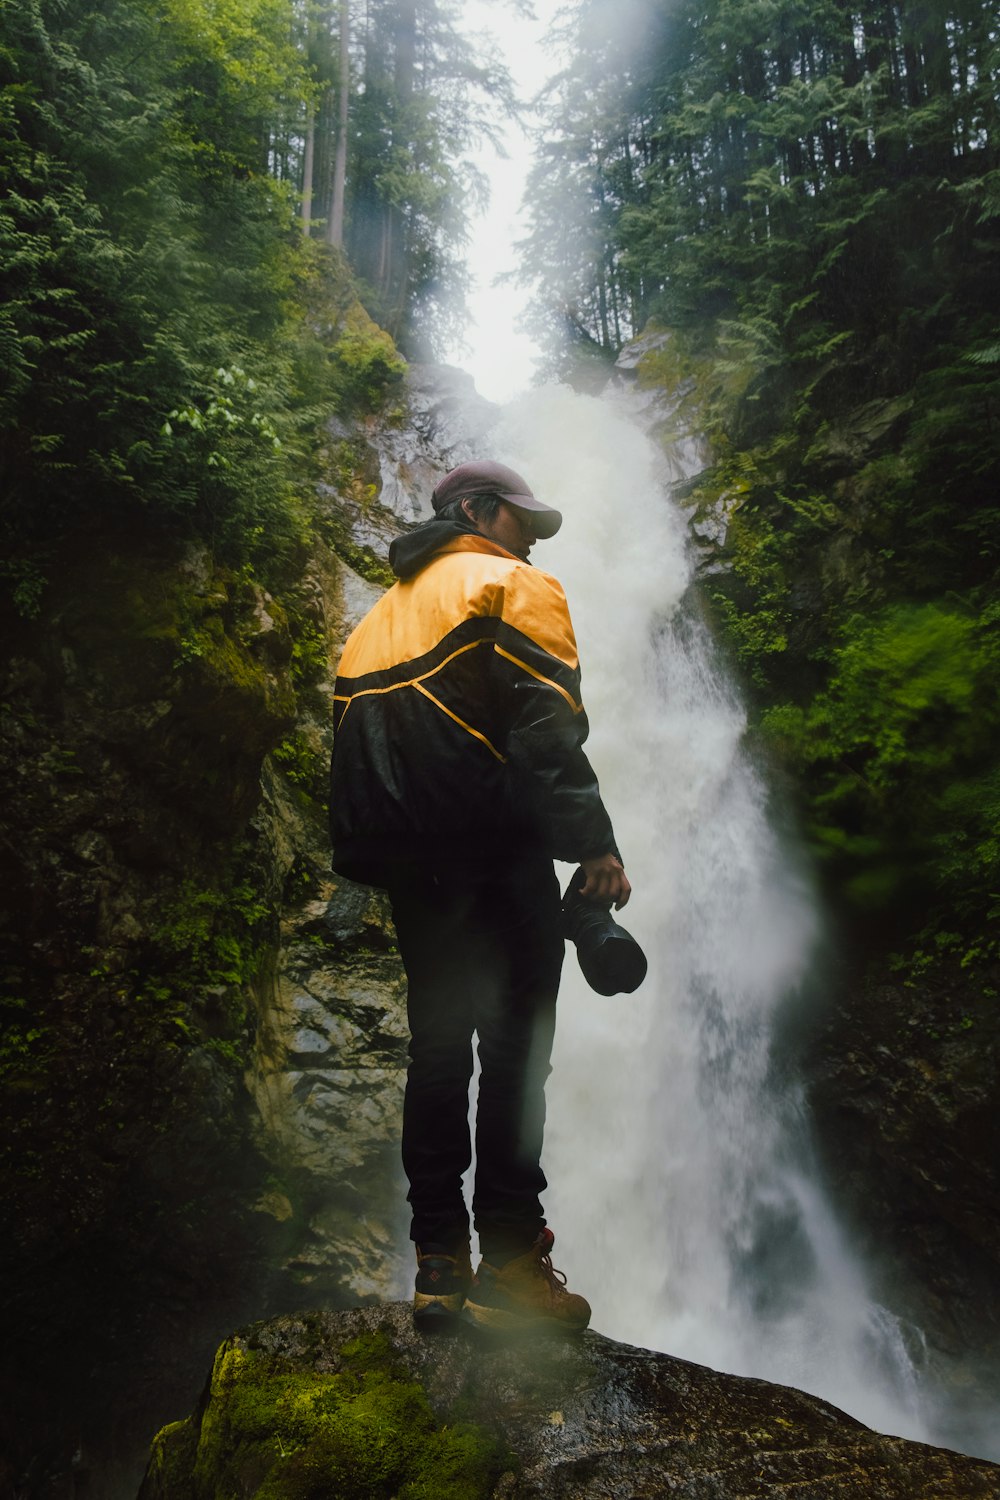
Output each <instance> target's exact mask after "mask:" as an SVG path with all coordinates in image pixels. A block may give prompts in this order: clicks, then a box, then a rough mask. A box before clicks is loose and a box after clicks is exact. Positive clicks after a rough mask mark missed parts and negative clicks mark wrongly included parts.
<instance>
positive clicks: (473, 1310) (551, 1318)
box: [462, 1229, 590, 1333]
mask: <svg viewBox="0 0 1000 1500" xmlns="http://www.w3.org/2000/svg"><path fill="white" fill-rule="evenodd" d="M554 1238H555V1236H554V1235H553V1233H552V1230H551V1229H543V1230H542V1231H541V1233H540V1234H539V1236H538V1238H537V1240H536V1241H535V1243H534V1244H533V1245H532V1247H531V1249H530V1250H527V1251H525V1253H524V1254H523V1255H518V1256H516V1257H515V1258H514V1259H513V1260H509V1261H507V1263H506V1265H503V1266H500V1267H496V1266H491V1265H489V1264H487V1262H486V1261H485V1260H484V1261H483V1262H482V1263H481V1265H480V1267H479V1270H478V1271H477V1272H476V1274H475V1277H474V1278H473V1282H472V1286H471V1287H470V1288H469V1292H468V1295H467V1297H466V1299H465V1308H464V1310H463V1312H462V1318H463V1320H464V1321H465V1322H467V1323H474V1324H475V1325H476V1326H477V1327H479V1328H492V1329H497V1330H500V1331H504V1330H506V1331H508V1332H519V1331H522V1330H527V1329H531V1328H539V1329H548V1330H551V1331H553V1332H560V1333H582V1332H583V1330H584V1329H585V1328H586V1326H587V1324H588V1323H589V1322H590V1303H589V1302H587V1301H586V1300H585V1298H583V1297H579V1296H577V1294H576V1293H575V1292H568V1291H567V1290H566V1277H565V1276H564V1275H563V1273H562V1271H556V1270H554V1269H553V1266H552V1261H551V1260H550V1259H549V1251H550V1250H551V1249H552V1244H553V1240H554Z"/></svg>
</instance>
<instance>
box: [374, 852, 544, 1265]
mask: <svg viewBox="0 0 1000 1500" xmlns="http://www.w3.org/2000/svg"><path fill="white" fill-rule="evenodd" d="M389 895H390V899H391V901H392V913H393V919H394V921H395V924H396V932H397V935H398V938H399V950H400V953H401V954H402V958H403V964H404V966H405V968H406V976H407V980H408V986H409V987H408V1001H407V1007H408V1017H409V1023H410V1067H409V1072H408V1074H407V1083H406V1097H405V1101H404V1106H403V1167H404V1170H405V1172H406V1175H407V1177H408V1179H409V1183H410V1191H409V1202H410V1206H411V1208H412V1210H413V1221H412V1225H411V1229H410V1237H411V1238H412V1239H413V1240H415V1241H416V1243H417V1244H427V1243H428V1242H436V1243H444V1244H451V1243H454V1242H456V1241H457V1240H459V1239H461V1238H463V1237H464V1235H465V1234H466V1233H467V1232H468V1222H469V1220H468V1213H467V1211H466V1208H465V1202H464V1199H463V1197H462V1175H463V1173H464V1172H465V1171H466V1170H467V1169H468V1167H469V1165H470V1162H471V1160H472V1149H471V1141H470V1136H469V1119H468V1112H469V1110H468V1099H469V1080H470V1078H471V1076H472V1034H473V1032H476V1033H477V1034H478V1037H479V1061H480V1070H481V1071H480V1079H479V1102H478V1108H477V1113H476V1182H475V1194H474V1197H473V1215H474V1218H475V1224H476V1229H477V1231H478V1233H479V1236H480V1241H481V1245H482V1249H483V1254H484V1255H485V1256H487V1258H490V1257H491V1256H492V1255H495V1254H497V1253H499V1252H500V1251H503V1252H505V1253H512V1252H514V1251H516V1250H519V1249H521V1248H525V1247H527V1246H528V1245H530V1244H531V1243H532V1241H533V1240H534V1239H535V1237H536V1236H537V1234H538V1231H539V1229H541V1227H542V1226H543V1225H544V1223H545V1216H544V1213H543V1212H542V1206H541V1203H540V1201H539V1194H540V1193H541V1192H542V1190H543V1189H544V1187H545V1177H544V1175H543V1173H542V1168H541V1165H540V1157H541V1150H542V1135H543V1132H544V1127H545V1093H544V1089H545V1080H546V1078H547V1077H548V1075H549V1071H550V1068H549V1058H550V1055H551V1051H552V1037H553V1032H554V1029H555V1012H556V993H557V991H558V988H559V974H560V970H561V968H562V960H563V949H564V945H563V939H562V936H561V933H560V926H559V916H560V910H559V887H558V884H557V882H556V877H555V872H554V870H553V868H552V862H551V860H549V859H545V858H539V857H534V856H533V857H530V858H524V859H519V860H513V861H509V862H505V863H503V864H501V865H498V866H496V867H491V868H489V869H484V868H480V867H475V868H469V867H467V866H456V865H448V866H447V867H445V866H441V867H437V868H435V867H424V868H423V869H421V870H419V871H415V872H414V873H413V874H412V875H410V876H407V877H398V878H396V879H394V880H393V882H392V884H391V885H390V889H389Z"/></svg>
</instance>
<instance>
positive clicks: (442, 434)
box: [320, 365, 500, 560]
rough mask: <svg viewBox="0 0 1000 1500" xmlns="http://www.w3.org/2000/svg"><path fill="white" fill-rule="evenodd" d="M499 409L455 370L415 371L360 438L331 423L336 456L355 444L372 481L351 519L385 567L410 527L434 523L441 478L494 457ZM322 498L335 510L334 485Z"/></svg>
mask: <svg viewBox="0 0 1000 1500" xmlns="http://www.w3.org/2000/svg"><path fill="white" fill-rule="evenodd" d="M499 417H500V408H499V407H498V406H495V405H494V404H493V403H492V402H490V401H486V400H485V399H484V398H483V397H482V396H480V395H479V394H478V393H477V391H476V388H475V384H474V382H473V380H472V377H471V376H470V375H467V374H466V373H465V371H464V370H457V369H454V368H453V367H452V366H450V365H411V366H410V367H409V370H408V372H407V376H406V383H405V387H404V396H403V400H402V402H401V403H400V404H399V405H398V406H396V407H395V408H393V409H391V410H389V411H386V412H383V413H381V414H380V415H379V416H377V417H373V418H372V419H371V420H370V421H369V422H368V423H367V424H366V426H365V428H364V430H363V432H362V433H361V434H359V433H357V432H356V431H355V430H353V429H348V428H345V427H344V426H343V425H342V424H341V422H340V419H339V418H337V417H334V418H331V420H330V422H329V424H328V431H327V437H328V439H329V442H330V444H331V450H335V449H336V446H337V444H338V443H341V442H344V441H347V442H349V443H353V446H354V461H355V463H359V464H360V466H361V468H362V470H363V472H364V475H365V478H366V480H367V490H366V494H365V497H364V501H363V503H362V504H360V505H359V506H358V507H357V508H356V509H355V510H354V512H353V514H352V516H351V518H350V535H351V538H352V540H353V541H354V542H355V543H356V544H358V545H359V546H362V547H365V548H368V549H369V550H370V551H371V552H372V553H374V555H375V556H376V557H379V558H382V559H383V560H384V559H385V558H386V557H387V556H388V553H389V545H390V543H391V541H392V539H393V537H394V536H396V535H398V533H399V531H400V530H401V529H402V528H403V527H405V526H413V525H416V524H417V523H419V522H420V521H426V520H427V519H428V518H429V517H430V516H431V515H433V508H432V506H431V495H432V493H433V491H434V487H435V485H436V484H437V482H438V480H439V479H440V478H441V477H442V475H444V474H446V473H447V472H448V470H449V469H453V468H455V467H456V465H458V464H461V463H466V462H468V461H469V460H470V459H474V458H483V457H490V456H491V454H492V447H491V436H490V435H491V432H492V429H493V428H494V427H495V425H496V423H497V421H498V419H499ZM320 494H321V496H326V497H327V498H329V499H330V500H331V502H333V503H336V497H337V490H336V487H335V486H334V485H332V484H326V485H321V486H320Z"/></svg>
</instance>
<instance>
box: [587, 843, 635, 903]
mask: <svg viewBox="0 0 1000 1500" xmlns="http://www.w3.org/2000/svg"><path fill="white" fill-rule="evenodd" d="M580 868H581V869H582V870H583V873H584V875H586V877H587V878H586V880H585V881H584V883H583V885H582V887H581V889H580V895H581V896H584V897H586V899H587V900H588V901H595V902H599V903H600V904H601V905H602V906H614V908H615V910H616V911H620V910H621V908H622V907H623V906H626V905H627V904H628V898H629V897H630V896H631V894H632V887H631V885H630V884H629V878H628V876H627V875H626V874H625V867H624V866H623V864H622V862H621V860H620V859H619V858H618V856H617V855H615V854H600V855H598V856H597V857H596V858H595V859H582V860H581V861H580Z"/></svg>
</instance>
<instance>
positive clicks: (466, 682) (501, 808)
mask: <svg viewBox="0 0 1000 1500" xmlns="http://www.w3.org/2000/svg"><path fill="white" fill-rule="evenodd" d="M422 533H426V534H427V535H426V540H424V541H421V540H420V537H421V534H422ZM405 540H406V543H408V544H410V546H409V556H408V559H407V566H406V567H405V568H402V567H400V566H399V565H398V563H396V567H397V572H403V573H404V575H405V576H403V577H401V579H400V581H399V582H397V583H396V584H394V585H393V587H392V588H391V589H390V590H389V591H388V593H387V594H385V595H384V596H383V597H382V598H381V599H380V600H379V602H378V603H377V604H376V605H375V607H374V608H373V609H372V610H371V611H370V612H369V614H368V615H367V616H366V617H365V619H364V620H362V622H361V624H360V625H359V626H358V627H357V629H356V630H355V631H354V632H353V634H352V635H351V636H350V638H349V639H348V641H347V644H346V646H345V648H344V653H343V656H342V657H341V661H340V667H339V671H338V676H337V685H336V690H335V716H334V728H335V733H334V747H333V764H332V772H331V787H330V831H331V835H332V840H333V867H334V869H335V870H337V871H338V872H339V873H340V874H342V875H346V876H348V877H349V878H351V879H354V880H361V881H364V882H367V883H369V884H373V885H381V884H384V883H385V881H386V877H387V875H391V873H392V871H393V870H394V869H398V868H399V867H401V866H408V865H411V864H417V865H426V864H427V863H428V862H433V861H435V860H450V859H453V858H458V859H462V860H468V861H472V862H480V861H495V860H497V859H502V858H504V857H505V856H519V855H521V854H523V853H526V852H529V851H538V852H539V853H542V852H544V853H546V854H549V855H551V856H553V857H554V858H556V859H562V860H567V861H570V862H578V861H580V860H581V859H586V858H589V857H591V856H594V855H600V854H606V853H608V852H609V851H610V850H613V849H614V847H615V840H614V833H613V831H612V828H611V823H610V820H609V818H608V815H607V813H606V812H605V810H604V805H603V803H602V802H601V798H600V793H599V791H598V786H597V779H596V777H595V776H594V772H593V770H592V769H591V766H590V763H589V761H588V760H587V757H586V755H585V754H584V752H583V748H582V747H583V742H584V740H585V739H586V737H587V716H586V714H585V713H584V709H583V704H582V702H581V699H580V667H579V661H578V659H577V650H576V640H575V638H574V635H573V627H572V624H571V622H570V617H569V611H568V609H567V606H566V597H565V595H564V593H563V590H562V587H561V586H560V584H559V583H558V582H557V581H556V579H555V578H553V577H551V576H550V575H549V574H548V573H543V572H542V571H541V570H540V569H538V568H533V567H532V566H531V565H530V563H527V562H524V561H522V560H521V559H520V558H518V557H515V556H513V554H511V553H510V552H507V551H506V550H505V549H504V548H503V547H500V546H498V545H497V544H496V543H494V542H491V541H490V540H489V539H488V538H486V537H484V536H482V535H480V534H479V533H478V532H474V531H473V532H469V531H459V530H456V528H455V527H454V526H452V525H450V524H449V523H446V522H443V521H438V522H431V523H429V524H428V526H426V527H421V528H419V530H418V531H417V532H414V533H411V535H410V536H409V537H408V538H406V539H405ZM394 562H395V559H394Z"/></svg>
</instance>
